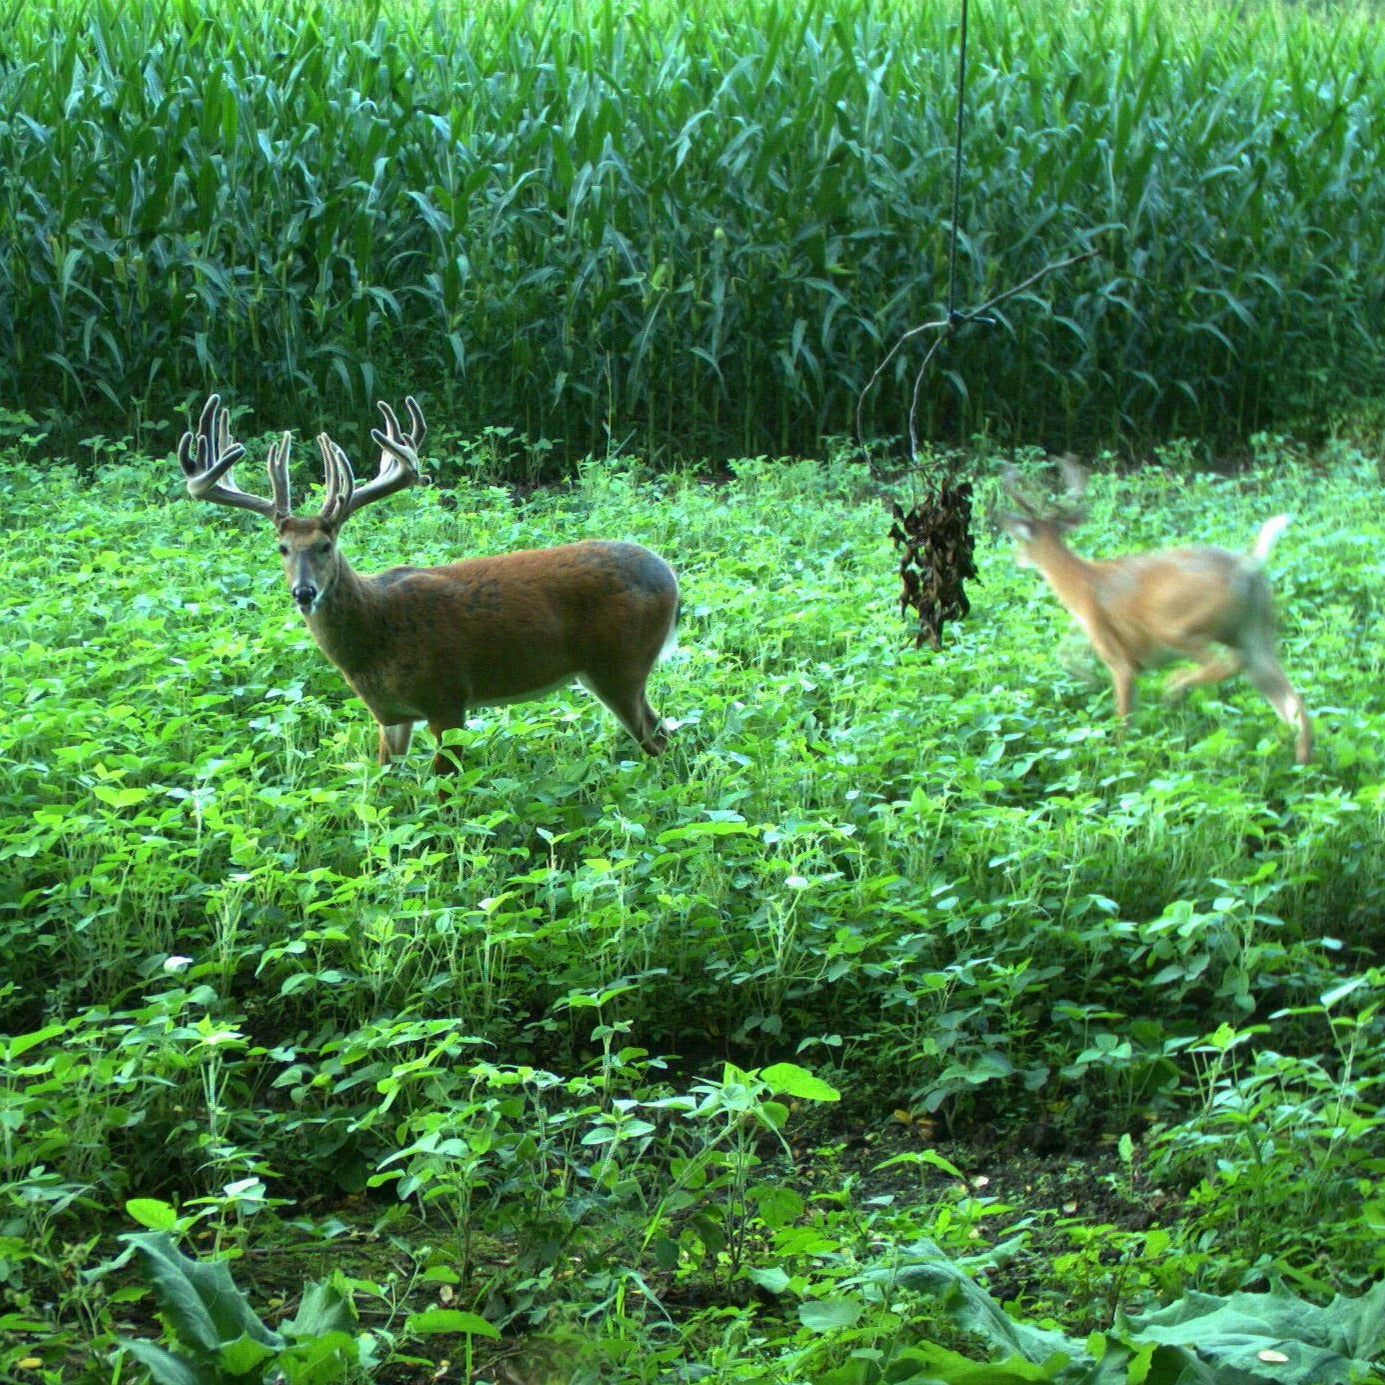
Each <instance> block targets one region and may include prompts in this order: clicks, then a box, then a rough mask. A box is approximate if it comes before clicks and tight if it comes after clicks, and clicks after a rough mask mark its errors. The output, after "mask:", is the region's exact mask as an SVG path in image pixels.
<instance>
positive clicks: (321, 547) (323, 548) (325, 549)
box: [317, 539, 332, 558]
mask: <svg viewBox="0 0 1385 1385" xmlns="http://www.w3.org/2000/svg"><path fill="white" fill-rule="evenodd" d="M317 551H318V553H319V554H320V555H321V556H322V557H324V558H325V557H326V556H327V555H328V554H329V553H330V552H331V551H332V545H331V544H330V543H328V542H327V540H326V539H319V540H318V541H317Z"/></svg>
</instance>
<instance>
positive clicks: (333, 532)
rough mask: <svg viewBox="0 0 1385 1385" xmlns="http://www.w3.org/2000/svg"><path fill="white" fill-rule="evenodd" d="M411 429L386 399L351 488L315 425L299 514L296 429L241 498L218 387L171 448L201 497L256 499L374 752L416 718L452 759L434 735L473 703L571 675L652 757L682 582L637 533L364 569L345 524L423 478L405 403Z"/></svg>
mask: <svg viewBox="0 0 1385 1385" xmlns="http://www.w3.org/2000/svg"><path fill="white" fill-rule="evenodd" d="M405 406H406V408H407V411H408V415H409V431H408V432H405V431H404V430H403V429H402V428H401V427H400V425H399V420H398V418H397V417H396V416H395V413H394V411H393V410H392V409H391V408H390V407H389V405H388V404H385V403H381V404H380V406H379V408H380V412H381V414H383V415H384V421H385V426H384V429H383V430H381V429H379V428H376V429H372V430H371V437H372V438H373V439H374V440H375V442H376V443H377V444H378V445H379V448H380V465H379V470H378V472H377V474H376V476H375V477H374V478H373V479H372V480H371V481H369V482H367V483H366V484H364V485H358V484H357V482H356V477H355V473H354V472H353V470H352V467H351V463H350V461H348V460H347V457H346V454H345V453H344V452H343V451H342V449H341V448H340V447H338V446H337V444H336V443H334V442H333V441H332V439H331V438H330V437H328V436H327V434H326V433H322V434H320V435H319V437H318V440H317V442H318V447H319V449H320V450H321V452H322V463H323V467H324V468H325V471H326V492H325V498H324V500H323V502H322V509H321V510H320V511H319V512H318V514H316V515H313V516H311V517H304V516H296V515H294V514H293V513H292V511H291V507H290V504H289V476H288V464H289V447H290V436H291V435H290V434H288V433H285V434H284V435H283V436H282V437H281V438H280V439H279V440H278V441H277V442H275V443H273V444H272V445H271V447H270V450H269V457H268V471H269V481H270V488H271V491H272V495H271V497H270V498H268V499H266V498H265V497H263V496H258V495H251V494H250V493H248V492H246V491H243V490H241V489H240V487H239V486H237V485H236V483H235V480H234V478H233V475H232V471H231V468H232V467H233V466H234V465H235V463H236V462H238V461H239V460H240V459H241V457H242V456H244V453H245V449H244V448H243V447H242V446H241V445H240V443H238V442H236V441H234V440H233V439H232V437H231V434H230V425H229V423H228V421H227V416H226V412H225V410H224V409H222V407H221V400H220V397H219V396H217V395H215V394H214V395H212V396H211V398H209V399H208V400H207V403H206V406H205V407H204V408H203V410H202V417H201V420H200V421H199V423H198V427H197V432H196V433H195V434H194V433H192V432H188V433H185V434H184V435H183V438H182V441H181V442H180V443H179V444H178V461H179V463H180V464H181V466H182V468H183V474H184V475H185V476H186V478H187V487H188V492H189V494H191V495H192V496H193V497H194V498H195V499H197V500H208V501H211V502H212V503H213V504H216V505H230V506H234V507H237V508H239V509H244V510H253V511H254V512H255V513H256V514H258V515H264V516H265V518H266V519H268V520H270V521H271V522H272V523H273V525H274V528H275V530H276V531H277V532H278V535H279V554H280V557H281V558H282V559H283V563H284V575H285V577H286V578H287V579H288V586H289V592H290V594H291V595H292V597H293V600H294V602H295V603H296V605H297V606H298V609H299V611H301V612H302V614H303V619H304V621H305V622H306V624H307V626H308V629H309V630H310V631H311V632H312V636H313V639H314V640H316V641H317V646H318V648H319V649H321V650H322V652H323V653H324V654H325V655H326V656H327V657H328V658H329V659H330V660H331V661H332V662H333V663H334V664H335V665H336V666H337V668H338V669H340V670H341V673H342V676H343V677H344V678H345V679H346V681H347V682H348V683H349V684H350V685H351V688H352V690H353V691H354V692H355V693H356V695H357V696H358V697H359V698H360V699H361V701H362V702H364V703H365V704H366V706H367V707H369V708H370V711H371V713H372V714H373V715H374V717H375V720H376V721H377V722H378V723H379V734H380V751H379V761H380V763H381V764H382V765H384V764H388V763H389V761H390V759H391V758H392V757H393V756H395V755H402V754H403V753H404V752H405V751H406V750H407V749H408V746H409V738H410V736H411V735H412V734H413V728H414V723H415V722H419V721H425V722H427V723H428V729H429V730H430V731H431V732H432V733H433V735H434V736H436V737H437V738H438V741H439V746H438V750H437V754H436V755H435V757H434V760H433V767H434V769H435V770H436V771H437V772H439V773H446V772H449V771H452V770H455V769H456V767H457V762H456V760H455V758H454V756H453V755H452V754H451V753H449V752H448V751H447V750H445V749H444V748H443V746H442V744H441V742H442V737H443V735H444V733H445V732H447V731H449V730H452V729H453V728H455V727H459V726H461V725H462V724H463V722H464V720H465V718H466V715H467V712H468V709H470V708H472V707H478V706H483V705H490V704H496V703H505V702H523V701H526V700H528V699H529V698H533V697H539V696H540V695H542V694H543V693H546V692H550V691H552V690H553V689H554V688H558V687H561V686H562V685H563V684H565V683H568V682H570V681H571V680H572V679H574V678H576V679H578V680H579V681H580V682H581V683H583V684H584V685H585V686H586V687H587V688H588V689H590V691H591V692H593V693H595V694H596V696H597V697H599V698H600V699H601V701H602V702H604V703H605V704H606V706H607V707H609V708H610V709H611V711H612V712H614V713H615V715H616V717H617V718H618V719H619V720H620V722H621V724H622V725H623V726H624V727H625V728H626V730H628V731H629V732H630V734H631V735H632V736H634V738H635V739H636V740H637V741H638V742H639V743H640V746H641V747H642V748H643V749H644V750H645V752H646V753H648V754H650V755H658V754H659V753H660V752H662V751H663V749H664V746H665V736H664V734H663V732H662V730H661V729H660V725H659V719H658V717H657V716H656V715H655V713H654V710H653V708H651V707H650V705H649V702H648V700H647V699H646V697H645V682H646V680H647V679H648V677H649V673H650V670H651V669H652V668H653V667H654V664H655V662H656V661H657V660H658V658H659V655H660V653H661V652H662V651H663V650H664V648H665V647H666V645H668V644H669V643H671V641H672V639H673V632H674V624H675V621H676V619H677V615H678V581H677V579H676V578H675V577H674V575H673V570H672V569H671V568H670V567H669V565H668V564H667V563H666V562H664V560H663V559H662V558H658V557H656V556H655V555H654V554H653V553H651V552H650V551H649V550H648V549H646V548H641V547H640V546H639V545H638V544H633V543H615V542H607V541H604V540H588V541H586V542H583V543H571V544H564V545H563V546H561V547H559V548H540V549H533V550H530V551H526V552H520V553H505V554H501V555H498V556H496V557H488V558H465V559H463V560H462V561H461V562H456V563H446V564H444V565H443V566H441V567H424V568H419V567H395V568H390V569H389V570H388V571H387V572H382V573H379V574H378V575H377V576H374V577H363V576H361V575H360V574H359V573H358V572H356V570H355V569H354V568H353V567H352V566H351V564H350V563H348V562H347V560H346V557H345V555H344V554H343V553H342V552H341V549H340V548H339V546H338V539H339V538H340V536H341V528H342V525H343V524H345V523H346V521H347V520H348V519H349V518H350V517H351V516H352V515H354V514H355V513H356V511H357V510H359V509H361V508H362V507H363V506H366V505H369V504H370V503H371V502H372V501H374V500H381V499H383V498H384V497H385V496H387V495H392V494H393V493H394V492H395V491H398V490H403V489H405V488H406V487H408V486H412V485H414V484H415V483H417V482H418V481H419V479H420V477H419V470H418V449H419V446H420V445H421V444H422V442H423V437H424V434H425V432H426V431H427V426H426V425H425V423H424V421H423V414H422V412H421V411H420V410H419V407H418V405H417V403H415V401H414V400H413V399H412V398H410V399H407V400H406V401H405Z"/></svg>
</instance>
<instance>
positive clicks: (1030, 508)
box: [1000, 462, 1039, 519]
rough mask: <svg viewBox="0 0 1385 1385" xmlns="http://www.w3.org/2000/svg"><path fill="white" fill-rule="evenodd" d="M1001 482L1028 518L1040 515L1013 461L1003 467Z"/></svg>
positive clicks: (1006, 492)
mask: <svg viewBox="0 0 1385 1385" xmlns="http://www.w3.org/2000/svg"><path fill="white" fill-rule="evenodd" d="M1000 484H1001V487H1002V489H1003V490H1004V491H1005V494H1006V495H1008V496H1009V497H1010V499H1011V500H1013V501H1014V502H1015V504H1016V505H1017V506H1018V507H1019V511H1020V513H1021V514H1022V515H1024V516H1025V517H1026V518H1028V519H1034V518H1036V517H1037V516H1038V513H1039V507H1038V505H1037V504H1036V503H1035V502H1034V500H1033V498H1032V497H1031V496H1029V495H1028V494H1027V493H1026V492H1025V489H1024V481H1023V479H1022V478H1021V477H1020V474H1019V470H1018V469H1017V468H1016V466H1015V465H1014V463H1013V462H1006V464H1005V465H1004V466H1003V467H1002V468H1001V472H1000Z"/></svg>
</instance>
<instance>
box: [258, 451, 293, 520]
mask: <svg viewBox="0 0 1385 1385" xmlns="http://www.w3.org/2000/svg"><path fill="white" fill-rule="evenodd" d="M292 446H293V434H292V433H289V432H285V433H284V434H282V435H281V437H280V438H279V441H278V442H277V443H270V445H269V455H268V456H267V457H266V458H265V470H266V471H267V472H268V473H269V484H270V488H271V489H272V490H273V492H274V500H273V505H274V518H275V519H276V520H280V519H287V518H288V517H289V515H291V514H292V513H293V506H292V504H291V502H290V500H289V494H290V492H289V450H290V449H291V448H292Z"/></svg>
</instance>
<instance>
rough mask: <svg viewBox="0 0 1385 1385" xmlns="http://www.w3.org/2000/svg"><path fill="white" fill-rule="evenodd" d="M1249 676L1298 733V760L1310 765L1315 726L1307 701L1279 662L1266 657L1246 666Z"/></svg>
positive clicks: (1250, 662)
mask: <svg viewBox="0 0 1385 1385" xmlns="http://www.w3.org/2000/svg"><path fill="white" fill-rule="evenodd" d="M1246 677H1247V678H1249V679H1250V681H1251V682H1252V683H1254V684H1255V686H1256V687H1257V688H1259V689H1260V691H1261V693H1263V694H1264V696H1265V700H1266V701H1267V702H1268V703H1269V704H1270V706H1271V707H1273V708H1274V710H1275V711H1276V712H1277V713H1278V714H1279V716H1280V718H1281V719H1282V720H1283V721H1284V722H1285V723H1287V724H1288V725H1289V726H1291V727H1293V729H1294V730H1295V731H1296V732H1297V733H1298V735H1297V738H1296V740H1295V743H1294V759H1296V760H1297V761H1298V763H1299V764H1301V765H1306V764H1307V763H1308V762H1309V760H1311V759H1312V758H1313V723H1312V722H1311V721H1310V720H1309V718H1308V709H1307V707H1305V706H1304V705H1303V699H1302V698H1301V697H1300V696H1299V695H1298V694H1297V693H1296V692H1295V691H1294V689H1293V687H1292V685H1291V684H1290V682H1289V680H1288V678H1287V677H1285V675H1284V670H1283V669H1282V668H1281V667H1280V666H1279V660H1278V659H1276V658H1274V657H1273V656H1262V657H1260V658H1257V659H1253V660H1251V661H1249V662H1248V663H1247V664H1246Z"/></svg>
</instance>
